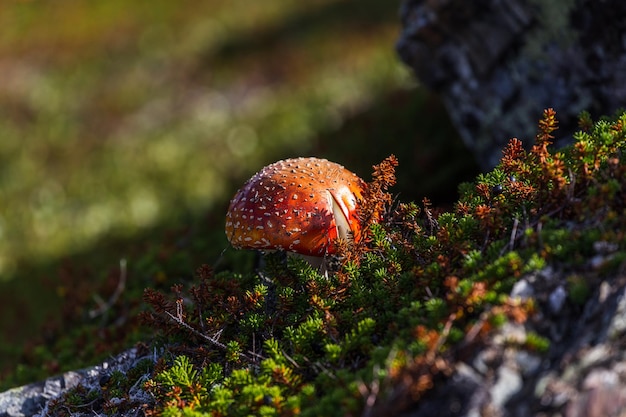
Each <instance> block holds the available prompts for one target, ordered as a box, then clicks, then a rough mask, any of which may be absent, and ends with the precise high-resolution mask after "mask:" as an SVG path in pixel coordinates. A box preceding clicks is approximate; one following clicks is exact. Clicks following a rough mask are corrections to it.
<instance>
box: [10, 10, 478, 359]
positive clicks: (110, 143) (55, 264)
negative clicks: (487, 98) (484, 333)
mask: <svg viewBox="0 0 626 417" xmlns="http://www.w3.org/2000/svg"><path fill="white" fill-rule="evenodd" d="M398 7H399V1H381V0H360V1H355V0H311V1H307V2H294V1H291V0H290V1H287V0H265V1H263V2H250V1H242V0H229V1H223V0H210V1H204V2H197V1H189V0H182V1H177V2H173V1H170V0H150V1H146V0H138V1H132V2H129V1H122V0H107V1H93V0H60V1H54V2H51V1H39V0H25V1H10V0H9V1H3V2H1V3H0V27H1V28H2V30H1V31H0V305H1V306H2V312H3V314H2V315H1V316H2V319H1V320H0V326H1V327H0V334H1V335H2V336H3V341H4V342H5V343H7V342H10V343H14V344H16V346H18V345H19V344H20V343H23V341H24V340H27V339H28V338H29V337H31V336H33V335H36V334H38V332H39V330H37V329H38V328H37V326H38V325H40V324H41V323H42V322H43V321H44V320H45V319H46V318H49V316H54V315H55V314H56V313H55V311H56V310H55V309H56V308H58V305H59V300H61V299H62V298H63V295H64V292H65V290H66V289H64V288H63V286H62V285H61V284H59V282H58V279H59V278H58V275H59V270H60V269H59V268H60V267H59V265H67V263H68V260H69V262H70V263H71V262H72V259H79V258H80V259H82V261H81V262H83V263H87V264H89V263H90V262H92V263H93V262H95V261H91V259H99V260H100V262H102V263H103V264H105V265H113V266H115V265H117V262H118V261H119V259H121V258H130V259H129V262H130V263H132V262H133V255H132V250H130V249H128V248H132V247H139V246H141V245H142V244H143V243H144V242H145V241H146V240H148V239H155V237H154V236H162V235H163V234H166V233H167V230H171V229H173V228H177V227H187V226H189V225H194V226H195V227H196V229H198V230H199V231H198V233H199V234H202V232H203V230H207V233H209V231H212V233H213V235H215V236H216V238H215V240H213V241H212V243H211V244H210V245H209V246H208V247H209V248H210V249H208V250H206V251H205V252H204V253H203V254H202V255H201V256H202V259H203V260H204V261H206V262H207V263H214V262H216V259H217V258H219V256H220V255H219V254H220V253H221V251H222V250H223V249H224V248H226V247H227V243H226V239H225V238H224V237H223V234H222V233H221V230H222V227H223V213H224V209H225V207H226V205H227V202H228V199H229V198H230V196H231V195H232V193H234V191H235V190H236V188H237V187H238V186H240V185H241V184H242V183H243V181H245V180H246V179H247V178H248V177H249V176H250V175H252V174H253V173H254V172H255V171H257V170H258V169H260V168H261V167H262V166H263V165H265V164H267V163H271V162H273V161H275V160H277V159H281V158H285V157H291V156H308V155H315V156H320V157H327V158H329V159H332V160H334V161H336V162H339V163H342V164H343V165H345V166H346V167H348V168H349V169H351V170H353V171H355V172H357V173H358V174H359V175H361V176H363V177H364V178H365V179H366V180H369V175H370V169H371V166H372V165H373V164H376V163H378V162H380V160H382V159H383V158H384V157H386V156H387V155H389V154H391V153H395V154H396V155H397V156H398V157H399V160H400V166H399V168H398V173H399V184H398V187H397V190H395V191H396V192H398V193H399V194H400V199H402V200H408V199H421V198H422V197H423V196H428V197H430V198H432V199H434V200H435V201H436V202H437V201H440V202H442V203H445V202H449V201H451V199H452V198H454V195H455V192H456V185H455V184H456V183H458V182H459V181H460V180H463V179H470V178H471V176H472V175H473V173H475V171H476V168H475V166H474V164H473V162H472V161H471V160H469V156H468V154H467V153H466V152H464V150H463V147H462V145H461V144H460V142H459V140H458V138H457V137H456V135H455V133H454V132H453V130H452V129H451V127H450V125H449V122H448V119H447V118H446V115H445V112H444V111H443V109H442V107H441V104H440V103H439V101H438V100H437V98H436V97H433V96H431V95H430V94H428V93H427V92H424V91H420V90H419V88H418V86H417V83H416V82H415V80H414V79H413V77H412V75H411V73H410V71H409V70H408V69H407V68H406V67H404V66H403V65H402V64H401V63H400V61H399V60H398V58H397V57H396V54H395V51H394V43H395V41H396V39H397V36H398V33H399V31H400V24H399V20H398V18H397V9H398ZM157 239H158V237H157ZM92 279H93V280H95V279H96V278H94V277H93V276H91V275H90V274H89V273H85V274H84V281H85V282H86V283H87V284H86V285H85V290H84V291H86V292H88V291H89V288H90V286H89V285H88V283H89V282H90V280H92ZM5 359H6V358H5ZM0 365H1V364H0Z"/></svg>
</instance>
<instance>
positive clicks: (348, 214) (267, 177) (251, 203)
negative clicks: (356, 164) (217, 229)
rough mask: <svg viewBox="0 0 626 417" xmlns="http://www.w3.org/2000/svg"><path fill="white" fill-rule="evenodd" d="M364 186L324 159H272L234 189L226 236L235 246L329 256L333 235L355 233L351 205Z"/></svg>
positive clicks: (357, 226)
mask: <svg viewBox="0 0 626 417" xmlns="http://www.w3.org/2000/svg"><path fill="white" fill-rule="evenodd" d="M365 187H366V184H365V182H364V181H363V180H362V179H360V178H359V177H358V176H356V175H355V174H353V173H352V172H350V171H348V170H347V169H345V168H344V167H343V166H341V165H339V164H336V163H334V162H330V161H328V160H326V159H318V158H295V159H286V160H283V161H278V162H276V163H273V164H271V165H268V166H266V167H265V168H263V169H262V170H261V171H259V172H257V173H256V174H255V175H254V176H253V177H252V178H250V179H249V180H248V182H246V184H245V185H244V186H243V187H242V188H241V189H240V190H239V191H237V193H236V194H235V196H234V197H233V199H232V200H231V202H230V207H229V208H228V214H227V215H226V235H227V236H228V240H229V241H230V243H231V244H232V245H233V246H234V247H236V248H248V249H261V250H284V251H288V252H295V253H299V254H301V255H308V256H316V257H320V256H324V255H325V254H332V253H334V252H335V247H334V245H333V242H334V241H335V239H337V238H341V239H354V240H357V241H358V239H359V237H360V223H359V219H358V216H357V213H356V209H357V205H358V204H359V201H360V200H361V199H362V198H363V192H364V189H365Z"/></svg>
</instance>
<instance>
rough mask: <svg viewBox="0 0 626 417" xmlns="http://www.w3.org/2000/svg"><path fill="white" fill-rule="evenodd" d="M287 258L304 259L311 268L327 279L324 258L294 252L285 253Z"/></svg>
mask: <svg viewBox="0 0 626 417" xmlns="http://www.w3.org/2000/svg"><path fill="white" fill-rule="evenodd" d="M287 256H292V257H294V258H300V259H304V260H305V261H307V262H308V264H309V265H311V266H312V267H313V268H315V269H317V270H318V271H319V272H320V273H321V274H323V275H324V276H325V277H328V267H327V266H326V258H325V257H323V256H312V255H302V254H300V253H295V252H287Z"/></svg>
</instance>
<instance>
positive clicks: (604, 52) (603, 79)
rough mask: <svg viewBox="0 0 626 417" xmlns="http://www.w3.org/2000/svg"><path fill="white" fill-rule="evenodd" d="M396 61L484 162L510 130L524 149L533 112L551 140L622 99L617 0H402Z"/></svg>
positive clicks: (625, 71)
mask: <svg viewBox="0 0 626 417" xmlns="http://www.w3.org/2000/svg"><path fill="white" fill-rule="evenodd" d="M400 15H401V19H402V23H403V30H402V33H401V35H400V38H399V40H398V43H397V49H398V52H399V55H400V57H401V59H402V60H403V61H404V62H406V63H407V64H408V65H409V66H410V67H411V68H412V69H413V71H414V72H415V74H416V76H417V78H418V79H419V80H420V82H421V83H422V84H423V85H424V86H426V87H427V88H429V89H431V90H434V91H436V92H438V93H439V94H440V95H441V96H442V98H443V100H444V102H445V105H446V107H447V109H448V112H449V114H450V117H451V119H452V121H453V123H454V124H455V126H456V128H457V130H458V131H459V133H460V135H461V137H462V138H463V140H464V141H465V143H466V145H467V146H468V147H469V148H470V149H471V150H473V152H474V155H475V156H476V158H477V160H478V162H479V163H480V164H481V166H482V167H483V168H484V169H487V168H489V167H492V166H494V165H495V164H496V163H497V162H498V161H499V159H500V157H501V156H502V154H501V149H502V148H503V147H504V145H506V143H507V142H508V140H509V139H510V138H512V137H518V138H519V139H520V140H522V142H523V143H524V144H525V145H527V146H530V145H531V144H532V142H533V140H534V137H535V134H536V126H537V121H538V119H539V118H540V116H541V112H542V111H543V109H545V108H548V107H552V108H554V109H555V110H556V111H557V117H558V119H559V123H560V129H559V130H558V131H557V132H556V139H557V142H558V143H560V144H562V143H566V142H568V141H571V138H572V134H573V132H574V131H575V130H577V119H578V115H579V113H580V112H581V111H582V110H588V111H589V112H590V113H591V114H592V115H595V116H599V115H602V114H612V113H613V112H615V111H616V110H617V109H618V108H619V107H621V106H623V105H624V103H626V24H625V23H624V22H626V3H624V2H623V1H621V0H607V1H601V2H598V1H594V0H556V1H551V2H546V1H539V0H508V1H502V0H474V1H464V0H428V1H426V0H405V1H404V3H403V5H402V7H401V10H400Z"/></svg>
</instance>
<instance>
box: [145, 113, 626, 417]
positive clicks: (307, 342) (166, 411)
mask: <svg viewBox="0 0 626 417" xmlns="http://www.w3.org/2000/svg"><path fill="white" fill-rule="evenodd" d="M625 121H626V115H624V114H622V115H620V116H618V117H616V118H614V119H612V120H609V119H606V120H601V121H598V122H596V123H592V122H590V121H589V116H588V115H582V116H581V126H582V130H581V131H580V132H579V133H577V134H576V135H575V140H576V142H575V144H574V145H573V146H571V147H569V148H567V149H564V150H560V151H555V150H553V149H551V146H552V143H551V139H552V135H551V133H552V132H553V131H554V130H555V129H557V128H558V123H557V120H556V116H555V113H554V111H553V110H551V109H548V110H546V111H545V112H544V115H543V118H542V120H541V121H540V123H539V129H538V134H537V137H536V141H535V144H534V145H533V146H532V147H530V149H529V150H526V149H525V148H524V147H523V146H522V142H521V141H520V140H518V139H512V140H511V141H510V142H509V145H508V146H507V147H506V148H505V149H504V151H503V157H502V160H501V162H500V164H499V165H498V166H497V167H496V168H495V169H494V170H493V171H492V172H490V173H487V174H484V175H480V176H479V177H478V179H477V181H476V182H474V183H467V184H463V185H461V186H460V198H459V201H458V202H457V204H456V205H455V207H454V209H453V210H452V211H450V212H439V211H437V210H436V209H434V208H433V207H431V204H430V203H429V201H428V200H427V199H424V200H423V201H422V202H421V204H416V203H413V202H409V203H404V202H396V201H395V200H394V199H393V197H392V195H391V194H390V191H389V189H390V187H392V186H393V184H394V182H395V176H394V169H395V166H396V165H397V159H396V158H395V157H394V156H391V157H389V158H387V159H386V160H384V161H383V162H382V163H381V164H379V165H377V166H375V167H374V171H373V179H372V181H371V182H370V184H369V187H368V193H367V195H366V197H365V198H364V201H363V204H362V208H361V212H360V216H361V221H362V223H363V226H364V230H365V237H364V238H363V239H362V240H360V241H359V242H357V243H349V242H340V243H339V246H340V248H341V250H340V251H339V254H338V255H337V256H336V258H335V259H333V260H332V261H333V262H332V263H331V265H334V269H333V270H332V271H331V272H330V274H328V275H324V274H321V273H320V272H319V271H317V270H316V269H314V268H312V267H311V266H310V265H309V264H308V263H306V262H305V261H303V260H300V259H298V258H287V260H286V261H285V260H284V258H282V257H281V256H279V255H277V254H273V255H270V256H268V257H267V261H266V263H265V265H266V266H265V269H263V270H261V271H257V272H249V273H248V274H245V275H238V276H234V275H232V274H229V273H228V272H221V273H214V271H213V270H211V268H209V267H206V266H203V267H201V268H200V269H199V270H198V272H197V282H196V284H194V285H193V286H192V287H191V288H189V289H183V288H182V287H181V286H175V287H174V288H173V292H172V293H169V294H165V293H162V292H157V291H153V290H150V289H148V290H146V293H145V300H146V301H147V302H148V304H149V305H151V306H152V311H151V312H147V313H145V314H144V317H143V319H144V321H145V322H146V323H147V324H148V325H149V326H152V327H153V328H154V329H155V330H156V331H157V332H160V333H161V334H165V335H167V337H165V338H163V340H162V341H161V345H160V346H161V349H163V351H164V352H167V355H166V357H169V358H170V359H168V360H167V362H166V364H165V365H164V368H162V369H159V371H158V372H154V375H153V377H152V379H151V380H150V381H149V382H148V383H147V384H146V389H147V390H148V391H149V392H150V393H151V394H152V395H153V396H154V398H155V401H156V403H155V406H154V412H155V413H156V414H162V415H233V416H237V415H250V414H254V415H300V414H302V415H354V414H359V413H363V412H364V410H366V409H370V411H371V408H372V407H373V405H374V404H375V403H376V401H380V400H382V399H384V398H385V396H386V395H388V394H389V393H390V390H391V389H392V387H394V386H397V385H398V384H399V385H404V386H405V388H406V389H407V390H409V391H410V392H411V398H413V399H416V398H419V397H420V396H421V395H422V394H424V393H425V392H427V391H428V390H429V389H430V388H431V387H432V386H433V384H434V383H435V382H436V381H437V380H438V379H440V378H445V376H446V375H448V374H449V373H450V372H451V369H452V368H451V363H452V362H453V361H454V360H455V355H456V354H457V353H458V351H459V346H461V345H463V346H465V348H467V346H468V345H471V344H477V343H479V341H480V340H482V339H483V338H485V337H486V336H487V335H488V334H489V332H490V331H491V329H493V328H495V327H497V326H499V325H501V324H502V323H504V322H506V321H511V320H512V321H516V322H524V321H525V320H527V319H528V317H529V316H531V315H532V314H533V312H534V310H535V304H534V302H533V301H532V300H526V301H523V302H522V301H520V300H518V299H512V298H511V297H510V296H509V294H510V291H511V288H512V286H513V284H514V283H515V282H516V280H518V279H519V278H520V277H521V276H523V275H524V274H528V273H530V272H532V271H535V270H539V269H542V268H544V267H545V266H546V265H548V264H550V265H560V266H561V267H571V266H572V265H573V264H575V263H576V262H577V260H578V259H583V258H584V257H585V256H586V255H588V254H589V252H590V246H591V245H592V244H593V242H596V241H598V240H602V241H611V242H616V244H617V245H619V249H620V251H621V253H622V254H623V251H624V249H625V248H624V243H623V242H624V239H623V233H624V232H623V231H624V230H625V228H624V224H623V222H624V220H623V219H624V214H625V213H624V209H625V203H626V201H625V195H624V179H625V178H626V172H625V168H624V164H623V162H622V157H623V151H624V146H625V141H624V139H625V136H626V127H625V125H624V122H625ZM600 225H602V226H603V227H601V228H600V229H599V230H600V231H597V230H598V229H597V227H598V226H600ZM591 226H593V227H591ZM594 230H595V231H594ZM622 257H623V256H622ZM580 281H581V279H580V278H578V279H573V280H572V281H571V288H570V289H571V297H572V299H573V300H574V301H575V302H576V303H581V302H583V300H584V297H585V294H588V291H589V289H588V287H589V286H590V285H593V283H581V282H580ZM522 345H523V346H522V347H523V348H526V349H530V350H533V351H536V352H546V351H548V350H549V348H550V343H549V340H548V339H546V338H545V337H544V336H542V335H540V334H536V333H529V335H528V338H527V340H526V341H525V342H523V343H522Z"/></svg>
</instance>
